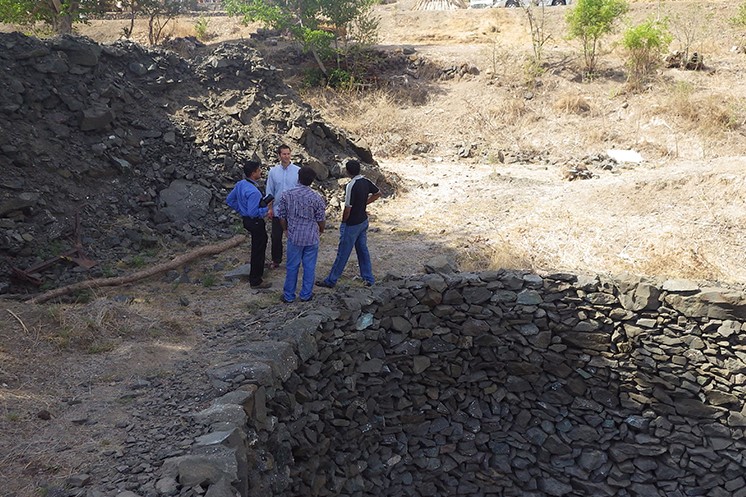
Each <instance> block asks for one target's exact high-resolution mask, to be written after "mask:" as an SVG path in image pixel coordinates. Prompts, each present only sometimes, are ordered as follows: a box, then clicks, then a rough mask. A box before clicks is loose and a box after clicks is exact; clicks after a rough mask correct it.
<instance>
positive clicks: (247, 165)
mask: <svg viewBox="0 0 746 497" xmlns="http://www.w3.org/2000/svg"><path fill="white" fill-rule="evenodd" d="M260 167H262V163H261V162H259V161H255V160H247V161H246V162H244V163H243V174H244V176H246V177H247V178H248V177H249V176H251V174H252V173H253V172H254V171H256V170H257V169H259V168H260Z"/></svg>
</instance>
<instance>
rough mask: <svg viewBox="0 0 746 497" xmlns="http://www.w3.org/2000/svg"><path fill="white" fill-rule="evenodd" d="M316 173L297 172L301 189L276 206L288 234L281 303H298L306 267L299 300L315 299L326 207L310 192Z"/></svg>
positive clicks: (278, 215)
mask: <svg viewBox="0 0 746 497" xmlns="http://www.w3.org/2000/svg"><path fill="white" fill-rule="evenodd" d="M315 178H316V173H315V172H314V170H313V169H311V168H310V167H302V168H301V169H300V171H298V182H299V183H300V185H299V186H297V187H296V188H293V189H291V190H288V191H286V192H285V193H283V195H282V197H280V201H279V202H278V203H277V205H276V206H275V212H274V213H275V216H277V217H278V218H280V223H281V224H282V229H283V231H285V232H286V233H287V240H288V243H287V273H286V275H285V286H284V287H283V291H282V301H283V302H286V303H290V302H293V301H294V300H295V289H296V288H297V286H298V272H299V269H300V265H301V263H302V264H303V279H302V282H301V288H300V295H299V297H300V300H301V301H302V302H308V301H309V300H311V298H312V297H313V284H314V279H315V277H316V259H317V258H318V255H319V235H320V234H321V233H323V232H324V225H325V222H326V203H325V202H324V199H323V198H322V197H321V195H319V194H318V193H316V192H315V191H313V190H311V183H313V180H314V179H315Z"/></svg>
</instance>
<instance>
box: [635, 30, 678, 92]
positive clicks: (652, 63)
mask: <svg viewBox="0 0 746 497" xmlns="http://www.w3.org/2000/svg"><path fill="white" fill-rule="evenodd" d="M672 39H673V36H672V35H671V33H670V32H669V30H668V27H667V26H666V24H665V23H663V22H659V21H655V20H652V19H649V20H647V21H645V22H643V23H642V24H638V25H637V26H631V27H630V28H628V29H627V31H625V32H624V36H623V37H622V46H623V47H624V49H625V50H626V52H627V66H628V67H629V71H630V72H629V77H628V80H627V82H628V84H630V86H631V87H633V88H634V89H637V88H640V87H641V86H642V85H643V84H645V82H646V81H647V79H648V77H649V76H650V74H651V73H653V72H654V71H655V70H656V69H657V68H658V67H660V65H661V61H662V58H661V56H662V54H663V53H664V52H665V51H666V49H667V48H668V45H669V44H670V43H671V40H672Z"/></svg>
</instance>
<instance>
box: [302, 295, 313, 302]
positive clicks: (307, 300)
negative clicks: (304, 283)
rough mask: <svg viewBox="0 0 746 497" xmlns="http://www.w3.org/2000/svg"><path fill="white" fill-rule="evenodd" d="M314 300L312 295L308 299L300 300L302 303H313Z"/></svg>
mask: <svg viewBox="0 0 746 497" xmlns="http://www.w3.org/2000/svg"><path fill="white" fill-rule="evenodd" d="M312 300H313V295H311V296H310V297H308V298H307V299H300V301H301V302H310V301H312Z"/></svg>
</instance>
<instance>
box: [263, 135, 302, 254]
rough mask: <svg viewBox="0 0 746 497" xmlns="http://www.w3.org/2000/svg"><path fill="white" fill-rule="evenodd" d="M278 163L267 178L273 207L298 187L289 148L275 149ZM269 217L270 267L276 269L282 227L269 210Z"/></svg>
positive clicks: (297, 168) (271, 210)
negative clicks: (270, 229) (285, 194)
mask: <svg viewBox="0 0 746 497" xmlns="http://www.w3.org/2000/svg"><path fill="white" fill-rule="evenodd" d="M277 155H278V156H279V158H280V163H279V164H278V165H276V166H274V167H273V168H272V169H270V170H269V176H268V177H267V195H272V196H273V197H274V199H275V202H274V205H279V203H280V199H281V198H282V195H283V194H284V193H285V192H286V191H288V190H290V189H292V188H295V187H296V186H298V171H300V167H298V166H296V165H295V164H293V163H292V162H290V147H288V146H287V145H280V146H279V147H278V149H277ZM269 217H270V219H272V249H271V252H272V262H271V263H270V267H272V268H276V267H279V266H280V263H281V262H282V233H283V231H282V225H281V224H280V220H279V219H278V218H277V217H276V216H275V213H274V210H273V209H272V208H270V210H269Z"/></svg>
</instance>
